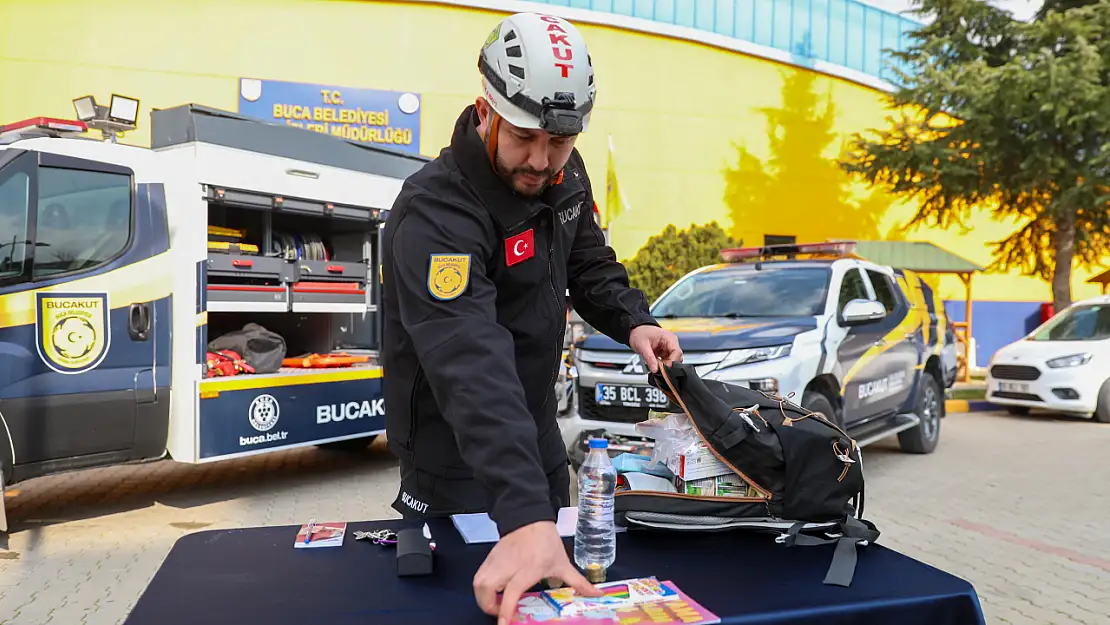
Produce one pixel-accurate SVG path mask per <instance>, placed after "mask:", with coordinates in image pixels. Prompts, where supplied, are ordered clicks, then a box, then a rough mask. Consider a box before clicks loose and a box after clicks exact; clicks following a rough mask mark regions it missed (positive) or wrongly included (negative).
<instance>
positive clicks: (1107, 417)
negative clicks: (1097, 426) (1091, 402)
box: [1094, 380, 1110, 423]
mask: <svg viewBox="0 0 1110 625" xmlns="http://www.w3.org/2000/svg"><path fill="white" fill-rule="evenodd" d="M1094 418H1095V422H1096V423H1110V380H1107V381H1105V382H1103V383H1102V389H1101V390H1100V391H1099V392H1098V406H1097V407H1096V408H1095V415H1094Z"/></svg>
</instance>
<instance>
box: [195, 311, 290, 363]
mask: <svg viewBox="0 0 1110 625" xmlns="http://www.w3.org/2000/svg"><path fill="white" fill-rule="evenodd" d="M225 349H228V350H231V351H233V352H236V353H238V354H241V355H242V357H243V360H244V361H246V363H247V364H248V365H250V366H251V367H253V368H254V372H255V373H274V372H275V371H277V370H278V369H281V361H282V360H283V359H284V358H285V339H284V338H282V336H281V335H280V334H278V333H276V332H271V331H270V330H267V329H266V328H264V327H262V326H260V325H258V324H257V323H248V324H247V325H245V326H243V329H242V330H236V331H234V332H228V333H227V334H223V335H221V336H219V337H217V338H215V339H213V340H211V341H209V342H208V350H209V351H212V352H219V351H221V350H225Z"/></svg>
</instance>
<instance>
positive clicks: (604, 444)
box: [590, 438, 609, 449]
mask: <svg viewBox="0 0 1110 625" xmlns="http://www.w3.org/2000/svg"><path fill="white" fill-rule="evenodd" d="M608 448H609V441H607V440H605V439H604V438H591V439H590V449H608Z"/></svg>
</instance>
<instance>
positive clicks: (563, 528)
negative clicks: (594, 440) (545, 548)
mask: <svg viewBox="0 0 1110 625" xmlns="http://www.w3.org/2000/svg"><path fill="white" fill-rule="evenodd" d="M451 521H452V522H453V523H454V524H455V529H457V530H459V534H460V535H462V537H463V540H464V541H465V542H466V544H468V545H473V544H480V543H495V542H497V541H498V540H500V539H501V536H500V535H499V534H498V533H497V524H496V523H494V522H493V519H491V518H489V515H488V514H486V513H484V512H481V513H476V514H455V515H452V516H451ZM577 524H578V508H576V507H572V508H562V509H560V510H559V518H558V520H557V521H555V527H556V528H557V529H558V530H559V535H560V536H562V537H564V538H568V537H571V536H574V529H575V526H576V525H577ZM623 531H625V528H623V527H620V526H618V527H617V532H618V533H619V532H623Z"/></svg>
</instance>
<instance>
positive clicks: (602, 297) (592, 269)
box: [567, 157, 659, 345]
mask: <svg viewBox="0 0 1110 625" xmlns="http://www.w3.org/2000/svg"><path fill="white" fill-rule="evenodd" d="M576 160H577V161H578V163H577V165H578V166H579V167H580V168H581V171H582V179H583V180H584V184H585V185H586V189H587V204H588V205H589V206H590V209H592V208H593V191H592V189H591V187H590V183H589V178H587V177H586V174H585V172H586V168H585V166H584V165H582V161H581V158H580V157H579V158H578V159H576ZM567 265H568V266H567V270H568V274H567V278H568V281H567V282H568V285H569V287H570V299H571V305H572V306H573V307H574V309H575V310H576V311H578V314H580V315H582V318H583V319H584V320H585V321H586V323H588V324H590V325H591V326H593V327H595V328H597V329H598V330H600V331H601V332H602V333H604V334H605V335H607V336H609V337H610V338H612V339H613V340H614V341H617V342H619V343H623V344H625V345H628V336H629V334H630V333H631V332H632V329H633V328H635V327H637V326H642V325H654V326H657V325H659V324H658V323H657V322H656V321H655V318H654V317H652V316H651V313H650V312H649V311H648V302H647V298H646V297H644V293H643V291H640V290H639V289H634V288H632V287H631V286H629V284H628V270H627V269H625V268H624V265H622V264H621V263H620V262H618V261H617V255H616V252H614V251H613V248H611V247H609V246H608V245H606V244H605V234H604V233H603V232H602V231H601V227H600V226H598V225H597V222H596V221H594V218H593V213H592V210H583V211H582V212H581V214H580V215H579V216H578V228H577V230H576V231H575V236H574V246H573V247H572V248H571V252H570V261H569V262H568V264H567Z"/></svg>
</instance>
